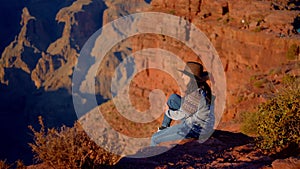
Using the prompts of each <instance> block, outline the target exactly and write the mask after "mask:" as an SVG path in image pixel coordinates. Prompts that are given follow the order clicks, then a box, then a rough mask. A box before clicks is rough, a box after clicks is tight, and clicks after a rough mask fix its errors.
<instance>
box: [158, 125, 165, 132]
mask: <svg viewBox="0 0 300 169" xmlns="http://www.w3.org/2000/svg"><path fill="white" fill-rule="evenodd" d="M166 128H167V127H165V126H160V127H158V130H157V132H159V131H161V130H164V129H166Z"/></svg>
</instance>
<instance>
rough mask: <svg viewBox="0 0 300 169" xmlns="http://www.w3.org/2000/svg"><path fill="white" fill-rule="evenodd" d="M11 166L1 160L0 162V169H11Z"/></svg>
mask: <svg viewBox="0 0 300 169" xmlns="http://www.w3.org/2000/svg"><path fill="white" fill-rule="evenodd" d="M11 166H12V165H10V164H7V162H6V160H1V161H0V168H1V169H9V168H11Z"/></svg>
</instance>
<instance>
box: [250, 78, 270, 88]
mask: <svg viewBox="0 0 300 169" xmlns="http://www.w3.org/2000/svg"><path fill="white" fill-rule="evenodd" d="M267 82H268V80H267V79H265V78H263V79H260V80H257V81H256V82H254V83H253V85H254V87H257V88H262V87H263V86H264V84H265V83H267Z"/></svg>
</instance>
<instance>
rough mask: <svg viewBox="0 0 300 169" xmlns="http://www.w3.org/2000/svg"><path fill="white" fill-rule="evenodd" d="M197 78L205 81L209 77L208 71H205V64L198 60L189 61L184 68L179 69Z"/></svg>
mask: <svg viewBox="0 0 300 169" xmlns="http://www.w3.org/2000/svg"><path fill="white" fill-rule="evenodd" d="M178 71H180V72H182V73H184V74H185V75H187V76H190V77H191V78H195V80H197V81H200V82H204V81H206V80H208V79H209V75H208V72H206V71H203V66H202V64H201V63H198V62H187V63H186V66H185V68H184V70H178Z"/></svg>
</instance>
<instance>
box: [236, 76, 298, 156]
mask: <svg viewBox="0 0 300 169" xmlns="http://www.w3.org/2000/svg"><path fill="white" fill-rule="evenodd" d="M286 77H289V78H287V79H289V80H286V81H287V82H286V85H284V87H283V88H282V89H280V90H279V91H278V93H277V94H276V95H275V96H273V97H272V98H271V99H270V100H268V101H266V102H265V103H263V104H261V105H259V106H258V111H256V112H245V113H241V131H242V132H243V133H245V134H247V135H254V136H257V139H256V143H257V147H258V148H259V149H261V150H264V151H265V152H267V153H271V154H272V153H277V152H280V151H282V150H284V149H286V148H288V147H290V146H292V145H293V146H295V145H296V149H298V151H299V148H300V83H299V82H300V79H299V78H298V79H296V78H295V79H293V80H290V76H287V75H286Z"/></svg>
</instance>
